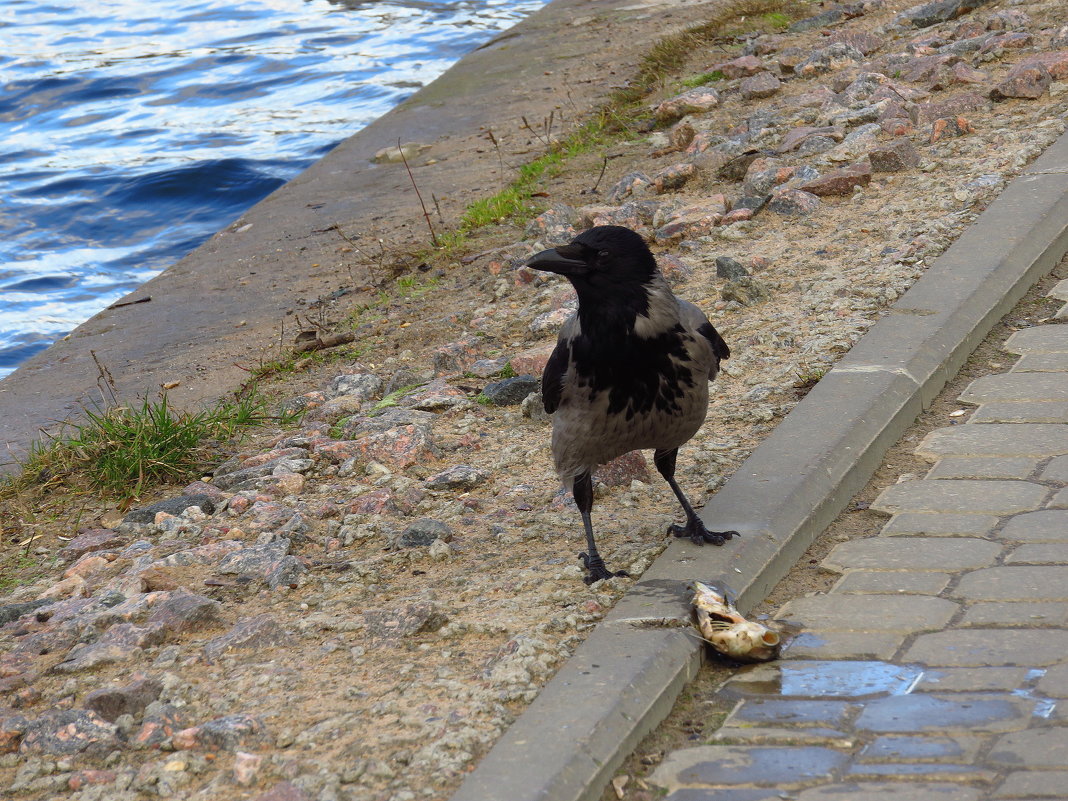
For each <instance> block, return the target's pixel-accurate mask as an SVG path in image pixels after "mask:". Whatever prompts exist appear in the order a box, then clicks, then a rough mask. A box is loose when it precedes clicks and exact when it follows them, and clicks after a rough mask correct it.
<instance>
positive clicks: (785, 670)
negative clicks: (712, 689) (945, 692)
mask: <svg viewBox="0 0 1068 801" xmlns="http://www.w3.org/2000/svg"><path fill="white" fill-rule="evenodd" d="M922 677H923V668H922V667H920V666H919V665H894V664H891V663H889V662H880V661H860V660H858V661H849V660H834V661H826V660H807V659H806V660H798V661H783V662H778V663H776V664H773V665H757V666H756V667H753V668H750V669H748V670H744V671H741V672H739V673H738V674H737V675H736V676H735V677H734V679H733V680H732V681H731V682H730V683H729V684H728V686H727V689H728V690H730V691H733V692H736V693H740V694H744V695H746V696H750V697H751V696H755V695H756V696H759V695H775V696H789V697H795V698H870V697H879V696H886V695H906V694H908V693H909V692H911V691H912V689H913V687H915V686H916V684H917V683H918V682H919V680H920V679H921V678H922Z"/></svg>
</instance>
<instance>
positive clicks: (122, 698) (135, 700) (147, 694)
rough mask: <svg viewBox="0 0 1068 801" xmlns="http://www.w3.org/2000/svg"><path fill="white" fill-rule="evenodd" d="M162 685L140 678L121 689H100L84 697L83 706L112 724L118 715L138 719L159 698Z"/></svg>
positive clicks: (149, 679) (153, 680)
mask: <svg viewBox="0 0 1068 801" xmlns="http://www.w3.org/2000/svg"><path fill="white" fill-rule="evenodd" d="M161 692H163V685H162V684H161V683H160V682H159V681H157V680H156V679H152V678H140V679H137V680H135V681H132V682H130V683H129V684H126V685H124V686H122V687H102V688H100V689H98V690H93V691H92V692H91V693H89V695H87V696H86V697H85V702H84V706H85V708H86V709H88V710H90V711H91V712H96V713H97V714H98V715H100V717H102V718H103V719H104V720H106V721H109V722H112V723H114V722H115V719H116V718H118V717H119V715H133V716H134V717H138V716H140V715H141V713H142V712H144V711H145V707H147V706H148V705H149V704H151V703H152V702H153V701H155V700H156V699H157V698H159V694H160V693H161Z"/></svg>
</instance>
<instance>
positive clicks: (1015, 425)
mask: <svg viewBox="0 0 1068 801" xmlns="http://www.w3.org/2000/svg"><path fill="white" fill-rule="evenodd" d="M1050 295H1051V296H1052V297H1054V298H1057V299H1060V300H1068V281H1062V282H1061V283H1060V284H1058V285H1057V286H1056V287H1055V288H1054V289H1053V290H1052V291H1051V292H1050ZM1065 320H1068V306H1065V308H1064V310H1062V311H1061V312H1060V313H1058V315H1057V318H1055V319H1053V320H1051V321H1049V322H1048V323H1046V324H1043V325H1039V326H1035V327H1033V328H1026V329H1023V330H1020V331H1018V332H1016V333H1015V334H1013V335H1012V336H1011V337H1010V338H1009V340H1008V341H1007V342H1006V344H1005V346H1004V347H1005V350H1007V351H1008V352H1009V353H1011V354H1014V355H1015V357H1017V359H1018V360H1017V361H1016V363H1015V364H1014V365H1013V366H1012V367H1011V368H1010V369H1008V371H1007V372H1005V373H1003V374H1000V375H991V376H986V377H983V378H979V379H977V380H975V381H973V382H972V383H971V384H970V385H969V386H968V388H967V389H966V390H965V391H964V393H963V394H962V395H961V396H960V400H961V401H962V402H963V403H965V404H968V405H975V406H976V408H975V409H974V411H973V412H972V413H971V415H970V416H969V418H968V420H967V422H966V423H964V424H961V425H955V426H950V427H947V428H942V429H938V430H935V431H933V432H931V433H930V434H929V435H928V436H926V437H925V438H924V439H923V441H922V442H920V443H919V445H918V446H917V447H916V453H917V455H919V456H921V457H923V458H924V459H926V460H928V461H930V462H932V463H933V466H932V468H931V470H930V471H929V472H928V473H927V475H926V476H925V477H923V478H916V479H911V480H906V481H903V482H901V483H898V484H895V485H893V486H891V487H889V488H887V489H886V490H885V491H884V492H883V493H882V494H881V495H880V496H879V497H878V498H877V500H876V501H875V503H874V504H873V505H872V509H874V510H876V511H879V512H882V513H885V514H888V515H890V518H889V520H888V521H887V523H886V524H885V526H883V528H882V530H881V531H880V532H879V533H878V534H877V535H876V536H873V537H871V538H868V539H861V540H852V541H848V542H844V543H841V544H839V545H837V546H836V547H835V548H834V549H833V550H832V551H831V552H830V553H829V554H828V555H827V556H826V558H825V559H824V560H823V562H822V566H823V567H825V568H827V569H829V570H833V571H835V572H839V573H841V578H840V579H839V580H838V581H837V582H836V583H835V585H834V587H833V588H832V589H831V590H830V591H829V592H826V593H822V594H817V595H811V596H807V597H802V598H796V599H794V600H791V601H790V602H789V603H787V604H785V605H784V606H783V607H782V608H781V609H780V610H779V611H778V613H776V614H775V615H773V617H776V618H779V619H781V620H784V621H787V622H788V623H790V624H792V625H794V626H798V627H800V630H801V632H802V633H801V634H800V635H798V636H797V637H796V639H794V641H793V642H792V643H791V644H790V646H789V647H788V648H787V650H786V651H785V653H784V655H783V658H782V659H781V660H779V661H777V662H772V663H768V664H763V665H757V666H752V667H748V668H745V669H742V670H739V671H738V673H736V674H735V675H734V676H733V677H732V678H731V679H730V680H729V681H728V682H727V683H726V684H725V685H724V687H723V688H722V689H721V690H720V693H721V694H723V695H725V696H726V697H727V698H728V699H731V700H735V701H736V702H737V703H736V705H735V706H734V709H733V711H732V712H731V714H730V715H729V717H728V718H727V719H726V720H725V722H724V724H723V726H722V727H721V728H720V729H719V730H718V731H717V732H715V734H714V735H713V736H712V738H711V740H710V741H709V744H707V745H703V746H697V747H691V748H682V749H678V750H675V751H672V752H670V753H669V754H668V755H667V756H666V757H665V759H664V760H663V762H662V763H661V764H660V765H659V767H658V768H657V769H656V771H655V772H654V773H653V774H652V775H651V776H650V777H649V783H650V784H653V785H655V786H657V787H659V788H661V789H663V790H664V791H666V797H667V799H669V801H761V800H762V799H796V801H816V800H817V799H848V801H874V800H875V799H879V800H880V801H882V800H883V799H943V800H944V801H985V800H986V799H1039V798H1068V725H1066V723H1068V705H1066V704H1068V702H1066V701H1065V700H1063V699H1068V426H1066V425H1065V423H1068V325H1065V324H1063V322H1064V321H1065Z"/></svg>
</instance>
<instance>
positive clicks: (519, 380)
mask: <svg viewBox="0 0 1068 801" xmlns="http://www.w3.org/2000/svg"><path fill="white" fill-rule="evenodd" d="M569 316H570V315H569ZM540 387H541V379H539V378H537V377H536V376H532V375H517V376H514V377H512V378H505V379H504V380H503V381H494V382H493V383H491V384H486V386H485V387H484V388H483V390H482V394H483V396H485V398H486V400H487V401H489V402H490V403H492V404H493V405H494V406H515V405H518V404H519V403H522V402H523V398H525V397H526V396H527V395H529V394H530V393H531V392H537V390H538V389H539V388H540Z"/></svg>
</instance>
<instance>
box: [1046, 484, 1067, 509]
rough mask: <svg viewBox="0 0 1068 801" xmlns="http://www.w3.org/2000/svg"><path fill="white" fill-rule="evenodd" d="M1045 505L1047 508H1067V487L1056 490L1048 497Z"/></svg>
mask: <svg viewBox="0 0 1068 801" xmlns="http://www.w3.org/2000/svg"><path fill="white" fill-rule="evenodd" d="M1046 507H1047V508H1049V509H1068V487H1065V488H1064V489H1061V490H1057V492H1056V493H1055V494H1054V496H1053V497H1052V498H1050V499H1049V503H1047V504H1046Z"/></svg>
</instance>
